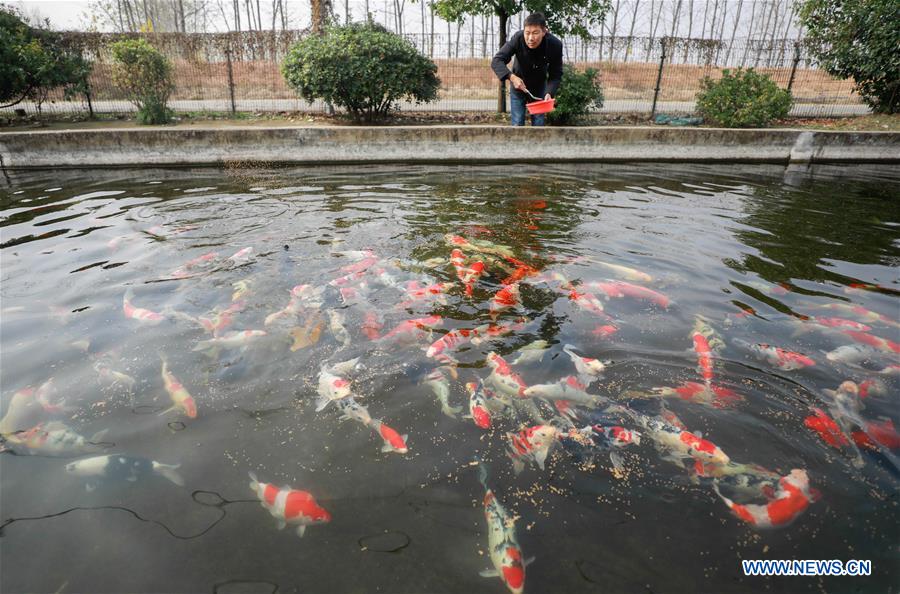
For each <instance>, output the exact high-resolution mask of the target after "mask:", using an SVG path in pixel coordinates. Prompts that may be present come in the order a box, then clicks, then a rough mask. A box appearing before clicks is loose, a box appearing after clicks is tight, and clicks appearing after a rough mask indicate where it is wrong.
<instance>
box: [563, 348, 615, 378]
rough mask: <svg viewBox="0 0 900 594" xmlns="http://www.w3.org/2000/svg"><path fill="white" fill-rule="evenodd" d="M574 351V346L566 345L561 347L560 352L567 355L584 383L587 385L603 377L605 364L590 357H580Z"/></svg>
mask: <svg viewBox="0 0 900 594" xmlns="http://www.w3.org/2000/svg"><path fill="white" fill-rule="evenodd" d="M574 349H575V347H574V346H572V345H570V344H567V345H564V346H563V349H562V350H563V352H564V353H565V354H567V355H569V358H570V359H571V360H572V363H573V364H574V365H575V370H576V371H577V372H578V375H579V376H580V377H581V378H583V379H584V380H585V383H588V384H589V383H591V382H593V381H594V380H596V379H597V378H599V377H600V376H601V375H603V372H604V371H606V364H605V363H604V362H603V361H601V360H599V359H594V358H592V357H582V356H581V355H579V354H577V353H575V350H574Z"/></svg>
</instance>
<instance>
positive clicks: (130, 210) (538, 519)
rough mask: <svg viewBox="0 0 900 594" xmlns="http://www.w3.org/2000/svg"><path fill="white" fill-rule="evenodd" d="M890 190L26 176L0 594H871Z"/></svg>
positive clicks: (889, 345) (887, 396) (894, 529)
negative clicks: (747, 566)
mask: <svg viewBox="0 0 900 594" xmlns="http://www.w3.org/2000/svg"><path fill="white" fill-rule="evenodd" d="M898 188H900V173H898V172H897V170H896V169H888V168H878V167H873V166H857V167H842V168H837V167H818V168H816V169H814V170H811V171H810V170H803V169H797V170H794V169H785V168H784V167H778V166H753V165H740V166H737V165H735V166H721V165H716V166H710V165H665V166H663V165H641V166H625V165H616V166H600V165H596V166H548V167H534V166H527V167H518V168H513V167H406V168H390V167H384V166H380V167H377V168H374V167H348V168H345V169H315V168H304V169H294V168H285V169H279V170H256V169H241V168H229V169H223V170H211V169H206V170H152V169H143V170H120V171H82V172H55V173H50V172H44V173H41V172H35V173H29V174H20V175H18V176H16V177H14V178H13V179H9V180H7V186H6V187H5V188H4V189H3V190H0V196H2V202H0V216H2V218H0V224H2V229H0V257H2V261H0V264H2V287H0V299H2V302H0V322H2V335H0V339H2V340H0V349H2V378H3V380H2V408H0V413H2V414H3V415H4V416H3V419H2V421H0V430H2V432H3V434H4V440H5V444H4V446H5V448H6V452H5V453H4V454H2V455H0V474H2V483H0V502H2V510H0V512H2V513H0V515H2V535H0V563H2V567H3V571H2V577H0V590H2V591H3V592H95V593H98V592H204V591H215V592H274V591H279V592H301V591H302V592H391V593H406V592H409V593H415V592H459V591H477V592H497V593H501V592H505V591H518V590H519V586H518V582H517V580H518V577H517V572H520V569H521V568H520V562H519V561H518V560H517V559H518V558H517V555H521V558H522V559H523V560H528V559H530V558H531V557H534V558H535V560H534V561H533V563H530V564H527V566H526V567H525V570H524V571H525V582H524V590H525V591H526V592H563V591H565V592H688V591H691V592H693V591H702V592H757V591H760V590H764V589H766V590H770V591H783V592H798V591H816V592H819V591H825V592H847V591H854V592H857V591H858V592H887V591H896V589H897V586H898V584H900V551H898V543H900V538H898V537H900V528H898V526H900V524H898V516H900V513H898V477H900V472H898V471H900V467H898V458H897V455H898V451H897V448H898V446H900V437H898V434H897V432H896V431H895V430H894V427H895V426H896V425H897V423H900V419H898V416H900V414H898V407H897V398H898V384H900V376H898V373H897V372H898V370H900V367H898V363H900V360H898V355H897V350H898V348H900V346H898V344H897V343H898V342H900V337H898V327H900V316H898V313H900V300H898V295H900V285H898V263H900V216H898V194H900V191H898ZM454 249H458V250H459V252H454V251H453V250H454ZM479 263H480V264H479ZM292 291H293V292H292ZM411 320H412V321H411ZM246 331H251V332H246ZM539 341H543V342H539ZM778 349H781V350H778ZM491 353H493V355H492V354H491ZM592 359H596V361H592ZM354 360H355V361H354ZM164 365H165V368H164ZM844 382H852V383H844ZM467 384H471V385H469V386H468V387H467ZM526 388H527V390H526ZM473 392H474V394H473ZM442 398H443V400H444V402H442V401H441V399H442ZM470 404H471V406H470ZM317 409H318V410H317ZM470 413H474V414H470ZM345 414H346V417H347V418H346V419H342V416H344V415H345ZM479 425H480V426H479ZM391 430H395V432H392V431H391ZM404 436H406V437H405V438H404ZM713 444H714V445H713ZM384 449H387V450H388V451H384ZM545 456H546V459H544V457H545ZM151 461H152V462H151ZM479 464H480V465H481V466H480V468H479ZM541 466H543V468H541ZM517 470H520V472H517ZM249 473H253V474H254V475H255V476H256V477H257V478H258V481H260V482H261V483H268V484H270V486H269V487H266V485H265V484H262V485H260V484H254V485H253V487H251V486H250V482H251V479H250V478H249V476H248V475H249ZM480 475H481V476H483V478H484V484H483V483H482V482H480V481H479V478H480ZM485 485H486V486H485ZM288 487H289V488H290V489H294V490H298V491H305V492H307V493H309V494H310V495H311V497H312V498H313V500H314V503H313V501H312V500H309V499H306V500H303V501H301V499H302V497H303V495H302V494H293V495H290V496H288V494H287V491H286V490H284V489H283V488H288ZM486 489H489V495H488V496H487V497H486ZM279 492H280V493H281V495H279V494H278V493H279ZM260 498H262V500H263V501H268V502H269V504H270V505H269V506H268V507H267V506H266V505H264V504H261V501H260ZM285 501H288V504H287V506H286V507H285ZM297 501H301V503H299V504H297V503H296V502H297ZM730 507H731V508H733V509H730ZM298 510H299V511H298ZM322 510H324V512H323V511H322ZM486 511H487V514H486V513H485V512H486ZM297 514H300V515H297ZM284 515H287V516H289V517H287V518H286V519H287V520H288V522H287V523H288V524H289V526H288V527H287V528H286V529H284V530H279V529H278V528H279V523H280V522H279V520H280V519H282V517H283V516H284ZM279 516H281V517H279ZM298 522H300V523H301V524H303V525H306V524H308V525H307V527H306V529H305V534H304V535H303V536H302V538H301V537H300V536H298V530H297V527H298V525H300V524H298ZM489 522H490V526H489ZM769 524H772V526H769ZM492 531H493V532H492ZM742 559H745V560H747V559H799V560H804V559H828V560H831V559H837V560H842V561H848V560H856V559H859V560H870V561H871V575H870V576H867V577H746V576H744V574H743V572H742V570H741V560H742ZM498 568H499V569H500V572H501V575H502V576H505V578H501V577H498V576H488V577H482V576H481V575H479V572H482V571H484V570H489V569H498ZM518 575H519V577H520V574H518Z"/></svg>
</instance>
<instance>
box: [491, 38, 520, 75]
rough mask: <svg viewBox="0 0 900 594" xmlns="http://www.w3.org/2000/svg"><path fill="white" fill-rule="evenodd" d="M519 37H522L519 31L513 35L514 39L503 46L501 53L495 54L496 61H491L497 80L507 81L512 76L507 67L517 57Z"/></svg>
mask: <svg viewBox="0 0 900 594" xmlns="http://www.w3.org/2000/svg"><path fill="white" fill-rule="evenodd" d="M517 35H520V33H519V32H518V31H517V32H516V33H513V35H512V37H510V38H509V39H507V40H506V43H505V44H503V47H501V48H500V51H499V52H497V53H496V54H494V59H493V60H491V70H493V71H494V74H496V75H497V78H499V79H500V80H506V79H507V78H509V77H510V75H511V74H512V72H510V71H509V68H507V67H506V65H507V64H509V61H510V60H512V58H513V56H514V55H516V45H517V43H518V38H517V37H516V36H517Z"/></svg>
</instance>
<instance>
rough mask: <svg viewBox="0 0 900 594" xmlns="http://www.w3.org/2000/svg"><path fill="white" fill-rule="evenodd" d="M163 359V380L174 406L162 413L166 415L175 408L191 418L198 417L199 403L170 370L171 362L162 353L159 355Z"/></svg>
mask: <svg viewBox="0 0 900 594" xmlns="http://www.w3.org/2000/svg"><path fill="white" fill-rule="evenodd" d="M159 358H160V359H161V360H162V380H163V385H164V386H165V388H166V392H168V394H169V398H171V399H172V407H171V408H168V409H166V410H164V411H163V412H161V413H160V414H161V415H164V414H166V413H168V412H171V411H173V410H180V411H181V412H183V413H184V414H185V415H186V416H187V417H188V418H189V419H196V418H197V404H196V403H195V402H194V399H193V397H191V395H190V394H189V393H188V391H187V390H186V389H185V387H184V386H183V385H181V382H179V381H178V379H177V378H176V377H175V375H174V374H173V373H172V372H171V371H169V363H168V361H167V360H166V358H165V357H164V356H162V355H160V356H159Z"/></svg>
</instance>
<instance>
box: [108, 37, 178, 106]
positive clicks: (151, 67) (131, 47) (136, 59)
mask: <svg viewBox="0 0 900 594" xmlns="http://www.w3.org/2000/svg"><path fill="white" fill-rule="evenodd" d="M110 48H111V49H112V54H113V60H114V64H113V73H112V74H113V82H114V83H115V84H116V86H118V87H119V88H120V89H122V90H123V91H124V92H125V94H126V96H127V97H128V100H129V101H131V102H132V103H134V104H135V106H137V108H138V117H137V119H138V122H140V123H141V124H165V123H166V122H168V121H169V119H170V118H171V117H172V112H171V110H170V109H168V108H167V107H166V103H167V102H168V100H169V95H171V94H172V91H173V90H174V89H175V84H174V82H173V80H172V64H171V63H170V62H169V60H168V59H167V58H166V57H165V56H164V55H162V54H161V53H160V52H159V50H157V49H156V48H154V47H153V46H151V45H150V44H149V43H147V41H146V40H144V39H125V40H122V41H117V42H115V43H113V44H112V45H110Z"/></svg>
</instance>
